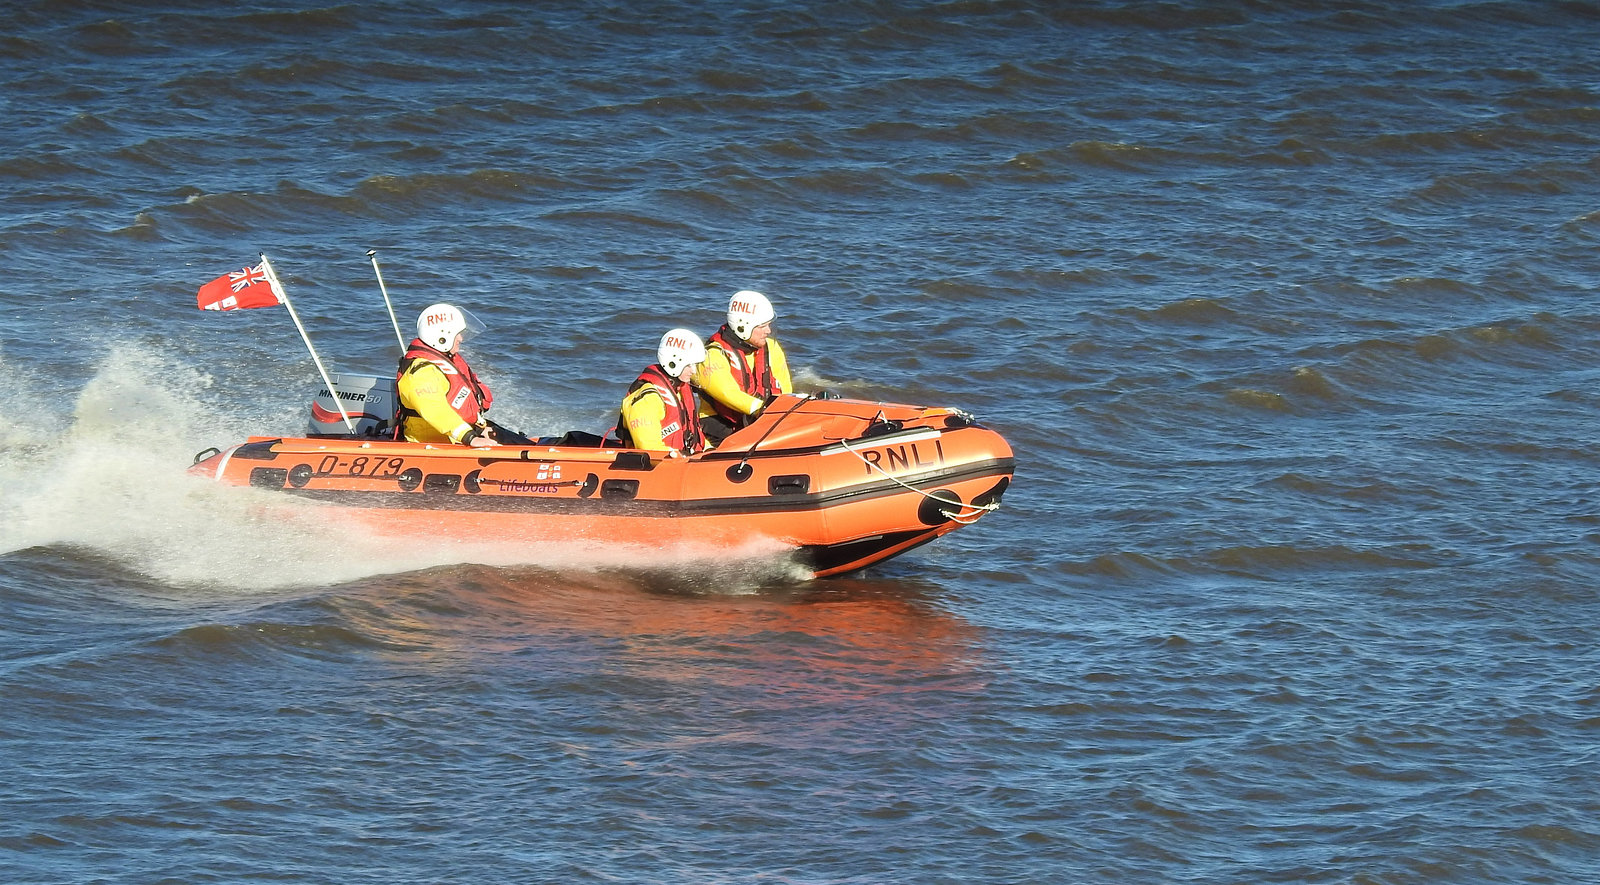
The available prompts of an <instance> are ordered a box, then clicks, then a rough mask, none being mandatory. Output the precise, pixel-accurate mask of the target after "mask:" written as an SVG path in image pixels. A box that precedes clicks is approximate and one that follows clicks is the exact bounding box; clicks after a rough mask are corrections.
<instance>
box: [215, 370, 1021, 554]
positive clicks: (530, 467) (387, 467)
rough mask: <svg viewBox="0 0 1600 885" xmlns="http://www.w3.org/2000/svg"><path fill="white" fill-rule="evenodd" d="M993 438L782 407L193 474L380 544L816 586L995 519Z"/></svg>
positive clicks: (1002, 456) (316, 443) (285, 441)
mask: <svg viewBox="0 0 1600 885" xmlns="http://www.w3.org/2000/svg"><path fill="white" fill-rule="evenodd" d="M1012 471H1013V456H1012V452H1011V449H1010V447H1009V446H1008V445H1007V444H1006V443H1005V441H1004V439H1002V438H1001V437H1000V435H999V434H997V433H995V432H994V431H993V430H990V429H988V428H986V427H983V426H982V425H980V424H978V423H976V422H974V421H973V420H972V419H971V418H970V417H969V416H966V415H964V414H962V413H960V412H955V411H952V410H948V409H937V408H933V409H930V408H924V407H919V406H908V405H898V404H887V403H871V402H865V401H859V400H840V399H814V398H805V397H798V396H785V397H780V398H779V399H778V400H776V401H775V402H774V403H773V404H772V405H771V406H770V407H769V408H768V409H767V411H766V412H765V413H764V414H763V415H762V417H761V418H760V419H758V420H757V421H756V422H755V423H754V424H752V425H751V426H750V427H747V428H744V429H743V430H741V431H739V432H738V433H736V434H734V435H732V436H730V437H729V438H728V439H727V440H724V441H723V443H722V444H721V445H720V446H718V448H717V449H715V450H713V451H710V452H705V453H702V454H699V455H695V456H692V457H687V458H683V457H672V458H667V457H662V453H651V452H644V451H641V450H637V449H627V448H610V447H592V446H562V445H536V446H497V447H495V448H492V449H472V448H468V447H464V446H448V445H444V446H433V445H426V444H421V443H407V442H392V441H387V440H377V439H361V438H347V437H306V438H279V437H252V438H250V439H249V440H247V441H246V442H244V443H241V444H239V445H235V446H233V447H230V448H228V449H226V450H222V451H219V452H217V453H215V454H212V455H210V456H209V457H205V458H202V459H197V462H196V464H195V465H194V467H193V468H191V472H193V473H195V474H198V475H202V476H206V477H209V478H212V479H215V480H217V481H219V482H223V483H229V484H233V485H241V486H252V487H255V488H260V489H268V490H272V491H275V492H281V493H283V494H285V495H288V496H293V497H298V498H304V499H307V500H312V501H318V502H321V503H323V504H327V505H332V506H337V507H342V508H348V509H349V510H350V512H351V514H352V515H353V516H355V517H357V518H359V519H361V520H362V521H363V522H364V523H366V524H368V525H370V526H371V527H372V528H373V529H374V530H375V531H379V532H382V533H386V534H404V535H415V536H418V537H428V538H439V537H452V536H458V537H470V538H472V539H475V540H485V541H493V542H509V543H530V542H539V543H552V542H553V543H573V544H590V545H605V544H631V545H639V546H644V547H663V548H665V547H673V548H677V549H683V548H692V549H695V550H703V551H706V552H707V553H708V554H714V553H715V552H717V551H723V550H734V549H740V548H748V547H749V546H750V545H761V544H767V543H770V544H772V545H774V546H775V547H779V548H789V549H792V550H793V551H795V555H796V557H797V558H798V559H799V560H800V562H802V563H803V564H804V565H806V566H807V567H808V568H810V569H811V570H812V571H813V573H814V574H815V575H816V576H818V577H828V576H832V575H839V574H845V573H847V572H851V571H855V570H857V569H860V568H863V567H865V566H868V565H872V564H873V563H877V562H881V561H883V560H885V559H888V558H890V557H893V556H897V555H899V554H901V553H904V552H905V551H907V550H910V549H913V548H915V547H917V546H920V545H922V544H925V543H927V542H929V541H932V540H934V539H935V538H938V537H939V536H941V535H944V534H946V533H948V532H951V531H954V530H955V529H957V528H960V527H962V526H963V525H969V524H972V523H974V522H976V521H978V520H979V519H980V518H982V517H983V516H984V515H985V514H987V513H988V512H990V511H992V510H993V509H995V508H996V507H998V505H999V502H1000V499H1001V496H1002V495H1003V494H1004V493H1005V491H1006V488H1007V487H1008V486H1009V484H1010V481H1011V476H1012Z"/></svg>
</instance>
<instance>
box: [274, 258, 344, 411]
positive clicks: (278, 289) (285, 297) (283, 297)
mask: <svg viewBox="0 0 1600 885" xmlns="http://www.w3.org/2000/svg"><path fill="white" fill-rule="evenodd" d="M261 269H262V270H264V271H266V272H267V282H268V283H271V284H272V294H274V295H276V296H278V300H279V301H282V302H283V306H284V307H287V308H289V318H290V319H292V320H294V327H295V328H296V329H299V330H300V338H301V340H303V341H305V343H306V350H309V351H311V361H312V362H314V363H316V364H317V373H318V374H320V375H321V376H322V383H323V384H326V385H328V393H330V394H332V396H333V404H334V405H336V406H338V407H339V417H341V418H343V419H344V426H345V427H348V428H349V429H350V432H351V433H355V432H356V423H355V422H354V421H351V420H350V413H349V412H346V411H345V410H344V403H342V402H340V401H339V391H338V390H336V389H334V386H333V382H332V381H331V380H329V379H328V370H327V369H324V368H323V367H322V359H321V358H320V357H318V356H317V349H316V348H315V347H312V346H311V336H310V335H307V334H306V327H305V326H303V325H301V324H300V315H299V314H297V313H295V312H294V305H293V304H291V303H290V302H289V293H288V292H285V291H283V284H282V283H280V282H278V275H277V274H276V273H274V272H273V270H272V264H271V262H269V261H267V253H265V252H263V253H261Z"/></svg>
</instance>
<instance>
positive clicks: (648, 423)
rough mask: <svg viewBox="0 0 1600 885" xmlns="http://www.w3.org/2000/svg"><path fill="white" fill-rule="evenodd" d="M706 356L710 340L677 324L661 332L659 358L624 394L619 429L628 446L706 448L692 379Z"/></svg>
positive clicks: (687, 451)
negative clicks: (676, 327) (626, 393)
mask: <svg viewBox="0 0 1600 885" xmlns="http://www.w3.org/2000/svg"><path fill="white" fill-rule="evenodd" d="M705 359H706V346H705V344H704V342H702V341H701V340H700V336H699V335H696V334H695V333H693V332H691V331H689V330H688V329H672V330H671V331H669V332H667V334H665V335H662V336H661V343H660V345H658V346H657V347H656V361H655V362H654V363H653V364H651V366H650V367H649V368H647V369H645V370H644V371H643V372H640V373H639V377H638V378H637V379H636V380H635V381H634V382H633V384H632V386H630V387H629V388H628V395H627V396H625V397H623V398H622V413H621V414H620V415H618V416H617V430H616V433H617V438H618V439H619V440H621V441H622V444H623V445H624V446H630V447H632V448H636V449H648V450H650V451H653V452H666V453H667V456H668V457H675V456H677V455H680V454H681V455H693V454H695V453H696V452H703V451H705V448H706V438H705V434H703V433H701V431H700V420H699V418H698V417H697V415H696V407H695V396H694V386H693V385H691V384H690V383H689V376H690V375H691V374H693V373H694V369H695V366H697V365H699V364H701V363H703V362H705Z"/></svg>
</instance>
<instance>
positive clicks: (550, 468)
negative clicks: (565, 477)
mask: <svg viewBox="0 0 1600 885" xmlns="http://www.w3.org/2000/svg"><path fill="white" fill-rule="evenodd" d="M536 478H537V479H538V480H539V481H540V482H544V481H546V480H553V479H560V478H561V465H560V464H540V465H539V475H538V477H536Z"/></svg>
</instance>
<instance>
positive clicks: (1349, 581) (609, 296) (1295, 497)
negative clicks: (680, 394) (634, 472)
mask: <svg viewBox="0 0 1600 885" xmlns="http://www.w3.org/2000/svg"><path fill="white" fill-rule="evenodd" d="M5 21H6V23H7V27H6V28H4V29H3V33H0V82H3V84H4V89H3V91H0V96H3V99H0V100H3V105H0V107H4V109H5V118H4V119H5V125H4V126H3V127H0V329H3V330H4V334H3V335H0V370H3V373H4V377H5V379H6V383H5V384H4V385H0V387H3V391H0V705H3V709H4V714H3V715H0V771H3V773H4V777H0V881H6V882H17V883H88V882H119V883H120V882H130V883H131V882H139V883H144V882H184V883H191V882H230V883H232V882H258V881H274V882H308V883H309V882H328V881H335V880H337V881H343V882H348V883H366V882H373V883H378V882H383V883H389V882H397V881H406V882H466V881H472V882H586V881H587V882H604V881H609V882H694V883H706V882H728V883H733V882H741V883H742V882H784V883H887V882H896V883H898V882H919V883H923V882H926V883H945V882H948V883H969V882H972V883H976V882H983V883H1023V882H1028V883H1032V882H1118V883H1125V882H1152V883H1156V882H1159V883H1170V882H1193V883H1218V885H1221V883H1238V882H1252V883H1254V882H1296V883H1324V882H1325V883H1394V885H1401V883H1422V882H1429V883H1433V882H1485V883H1487V882H1495V883H1503V882H1528V883H1534V882H1540V883H1589V882H1593V881H1595V880H1596V879H1597V878H1600V826H1597V825H1596V823H1595V821H1596V820H1600V801H1597V800H1596V798H1595V797H1596V793H1595V790H1594V786H1593V785H1594V783H1595V781H1596V778H1597V776H1600V710H1597V707H1600V678H1597V677H1596V675H1595V674H1596V673H1597V672H1600V654H1597V652H1596V651H1595V649H1596V645H1597V640H1600V631H1597V627H1596V624H1600V604H1597V598H1596V597H1597V578H1600V555H1597V554H1600V547H1597V543H1596V542H1597V540H1600V530H1597V522H1600V519H1597V515H1596V501H1597V496H1596V494H1595V492H1594V482H1593V478H1592V477H1593V473H1591V471H1593V470H1595V469H1596V468H1597V466H1600V447H1597V446H1596V444H1595V443H1594V441H1593V439H1592V437H1593V426H1594V425H1593V421H1592V415H1593V414H1594V412H1595V408H1596V406H1597V405H1600V397H1597V396H1596V394H1595V393H1594V392H1593V388H1594V386H1595V382H1596V380H1597V376H1600V373H1597V371H1596V369H1595V368H1594V366H1595V364H1596V363H1597V361H1600V310H1597V309H1596V301H1595V297H1594V293H1595V290H1596V288H1597V285H1596V284H1597V282H1600V262H1597V261H1596V258H1595V254H1596V246H1597V244H1600V198H1597V194H1600V51H1597V50H1596V46H1597V45H1600V43H1597V41H1596V39H1595V38H1596V36H1597V35H1600V9H1597V8H1596V7H1595V6H1594V5H1593V4H1589V3H1558V2H1528V3H1522V2H1470V0H1461V2H1447V0H1433V2H1419V3H1414V4H1405V5H1401V6H1395V5H1394V4H1378V3H1364V2H1331V0H1330V2H1311V0H1295V2H1282V3H1267V2H1249V0H1232V2H1221V3H1200V2H1179V0H1167V2H1156V0H1151V2H1098V3H1094V2H1085V3H1047V2H1027V0H954V2H943V3H939V2H914V3H880V2H854V0H849V2H846V0H841V2H823V3H795V2H783V0H768V2H754V0H751V2H733V0H727V2H710V3H682V2H666V0H645V2H639V3H628V4H623V3H606V2H586V0H569V2H554V3H543V4H536V5H516V4H502V3H492V2H395V3H375V4H351V5H318V4H314V3H285V4H273V3H253V2H246V3H239V4H232V5H226V6H223V5H217V4H210V3H198V2H170V3H122V2H110V0H71V2H52V3H17V4H10V5H8V6H6V7H5ZM368 250H375V251H376V253H377V256H378V259H379V261H380V263H381V266H382V270H383V274H384V278H385V281H386V282H387V285H388V289H389V291H390V294H391V295H392V296H393V298H394V300H395V302H396V305H397V308H398V310H399V313H400V316H401V323H402V325H403V324H405V323H406V322H407V320H408V315H414V313H415V311H417V310H418V309H420V308H421V307H422V306H424V305H426V304H428V303H430V302H433V301H436V300H441V299H448V300H451V301H455V302H458V303H462V304H464V305H467V306H468V307H469V308H470V309H471V310H473V312H474V313H476V314H477V315H478V316H480V317H482V318H483V319H484V320H486V321H487V324H488V326H489V330H488V331H487V332H486V333H485V334H484V335H483V336H481V337H480V338H479V339H477V340H475V341H474V342H473V344H474V347H475V349H474V350H473V352H472V358H473V361H474V365H475V366H477V367H479V369H480V372H481V374H483V375H484V377H485V378H486V380H487V381H488V382H489V383H490V384H491V385H492V386H493V387H494V389H495V391H496V406H495V413H496V417H497V420H500V421H501V423H504V424H507V425H510V426H515V427H518V428H520V429H523V430H525V431H527V432H530V433H535V434H548V433H559V432H561V431H564V430H567V429H584V430H589V431H598V430H600V429H602V428H603V427H604V426H605V425H606V423H607V422H608V421H610V420H611V419H612V418H613V417H614V415H615V409H616V406H617V403H618V401H619V399H620V397H621V394H622V392H623V390H624V389H625V387H626V384H627V382H628V381H629V380H631V378H632V377H633V376H634V374H635V373H636V372H637V371H638V369H639V368H640V367H642V366H643V365H644V364H645V363H646V362H648V361H649V360H650V358H651V354H652V352H653V349H654V343H655V341H656V339H657V337H659V335H660V333H661V331H663V330H664V329H666V328H668V327H670V326H673V325H680V324H682V325H688V326H690V327H691V328H696V329H701V330H703V331H706V332H709V331H711V330H712V329H714V328H715V326H716V325H717V323H718V322H719V321H720V320H719V317H720V309H721V308H722V307H723V306H724V305H725V304H726V302H727V298H728V296H729V295H730V294H731V293H732V292H733V291H735V290H737V289H741V288H754V289H758V290H761V291H763V292H765V293H767V294H768V295H769V296H770V297H771V298H772V299H773V301H774V302H775V304H776V305H777V309H778V311H779V319H778V324H777V335H778V337H780V338H781V339H782V340H783V342H784V344H785V347H786V348H787V350H788V352H789V354H790V359H791V362H792V364H793V366H794V368H795V369H796V371H797V375H798V377H799V380H800V382H801V383H802V385H804V386H806V387H808V388H811V389H824V388H825V389H830V390H835V391H838V392H840V393H844V394H848V395H852V396H860V397H867V398H872V399H880V400H886V401H894V402H916V403H927V404H932V405H948V406H953V407H957V408H961V409H965V410H967V411H970V412H973V413H974V414H976V415H977V416H978V417H979V418H980V419H982V420H984V421H985V422H986V423H987V424H989V425H990V426H992V427H994V428H996V429H997V430H999V431H1000V432H1001V433H1003V434H1004V435H1005V436H1006V437H1007V439H1008V440H1009V441H1010V442H1011V443H1012V445H1013V447H1014V448H1015V450H1016V453H1017V460H1018V468H1017V476H1016V480H1015V483H1014V484H1013V486H1012V489H1011V491H1010V492H1009V493H1008V494H1007V496H1006V499H1005V506H1004V507H1003V508H1002V509H1001V510H1000V511H999V512H998V513H996V514H994V515H992V516H989V517H986V518H985V519H984V520H982V521H981V522H979V523H978V524H977V525H975V526H972V527H970V528H964V529H962V530H960V531H958V532H956V533H954V534H952V535H950V536H947V537H946V538H943V539H941V540H939V541H938V542H936V543H934V544H932V545H929V546H927V547H924V548H921V549H919V550H917V551H915V552H913V553H910V554H907V555H906V556H904V557H902V558H900V559H896V560H894V561H892V562H890V563H887V564H884V565H882V566H879V567H876V568H873V569H871V570H869V571H867V572H865V573H863V574H859V575H855V576H851V577H847V578H842V579H837V580H821V581H808V580H804V579H803V577H801V576H799V575H798V574H797V572H796V570H795V569H794V568H793V567H791V566H790V565H789V564H788V563H786V562H784V561H782V560H781V559H774V558H773V557H770V556H752V557H750V558H748V559H738V560H734V561H728V562H721V563H714V564H708V563H676V564H673V563H668V564H665V565H663V564H661V563H659V562H654V561H651V560H650V559H649V558H648V557H643V558H642V557H640V556H639V555H638V553H637V552H627V551H618V552H617V554H616V555H615V556H607V557H602V558H601V559H599V560H597V559H595V558H594V557H593V556H588V555H583V556H579V555H574V554H573V553H572V552H571V551H566V550H562V549H560V548H559V547H550V546H532V547H530V549H527V550H519V551H512V552H509V553H508V552H506V551H498V552H496V553H495V554H494V555H487V554H486V553H485V552H484V551H480V550H470V549H462V548H460V547H457V546H453V545H449V544H440V545H439V546H437V547H420V546H418V545H410V546H404V547H402V546H397V545H395V544H394V543H393V542H389V541H385V540H384V539H382V538H373V537H368V536H366V535H364V534H362V533H361V532H359V531H356V530H355V529H353V528H352V527H349V526H341V525H339V524H336V523H335V524H328V523H325V522H320V521H315V520H311V519H294V518H285V517H284V515H283V514H281V513H278V512H275V511H270V510H266V509H263V508H261V507H260V506H259V504H258V502H257V501H256V500H255V499H252V498H251V497H250V496H248V495H243V496H241V495H239V494H237V492H238V490H231V489H223V488H218V487H215V486H212V485H209V484H206V483H203V482H200V481H197V480H195V479H193V478H191V477H188V476H187V475H186V474H185V472H184V471H185V468H187V466H188V465H189V463H190V462H191V460H192V458H193V456H194V453H196V452H198V451H200V450H202V449H204V448H206V447H208V446H217V445H226V444H229V443H232V442H236V441H239V440H241V439H243V438H244V437H245V436H247V435H250V434H253V433H269V434H282V433H296V432H298V431H300V430H301V429H302V428H303V427H304V425H305V420H306V413H307V406H308V403H309V400H310V398H311V395H312V393H313V392H314V390H315V387H316V386H317V382H316V380H315V370H314V368H313V367H312V365H311V360H310V358H309V356H308V355H307V353H306V350H305V348H304V346H303V344H302V343H301V341H300V340H299V335H298V333H297V332H296V331H295V329H294V327H293V325H292V323H290V322H289V319H288V317H287V316H286V315H285V313H284V312H280V311H275V310H258V311H240V312H235V313H229V314H214V313H201V312H200V311H197V310H195V308H194V292H195V290H196V288H198V286H199V285H200V284H202V283H204V282H206V281H208V280H210V279H212V278H214V277H216V276H217V275H219V274H222V273H224V272H226V271H228V270H232V269H237V268H238V267H239V266H242V265H243V264H244V263H246V262H253V261H254V260H256V256H257V255H258V254H260V253H266V254H268V255H269V256H270V257H271V258H272V260H273V262H274V265H275V266H276V267H277V269H278V271H279V273H280V274H281V275H282V276H283V277H284V279H285V283H286V286H287V288H288V291H289V293H290V294H291V296H292V297H293V299H294V303H295V305H296V308H297V311H298V312H299V314H300V315H301V316H302V318H303V319H304V320H305V322H306V325H307V329H308V332H309V334H310V335H311V337H312V339H313V341H314V342H315V344H316V345H317V348H318V351H319V353H320V354H321V355H322V357H323V358H324V359H325V360H326V361H328V362H329V363H331V364H332V368H334V369H335V370H339V371H366V372H384V371H387V370H388V369H389V367H391V366H392V364H393V360H394V357H395V352H396V350H397V348H396V345H395V342H394V333H393V330H392V327H391V326H390V322H389V318H388V316H387V314H386V313H385V311H384V307H383V299H382V295H381V293H380V291H379V289H378V285H377V282H376V280H375V279H374V276H373V270H372V265H371V264H370V263H369V260H368V257H367V252H368Z"/></svg>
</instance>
